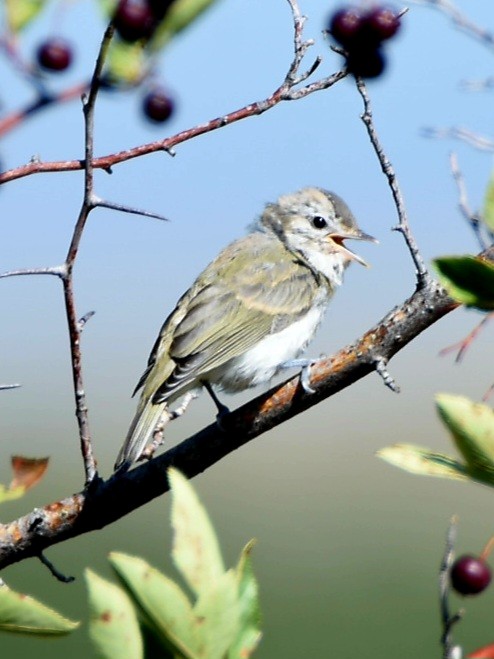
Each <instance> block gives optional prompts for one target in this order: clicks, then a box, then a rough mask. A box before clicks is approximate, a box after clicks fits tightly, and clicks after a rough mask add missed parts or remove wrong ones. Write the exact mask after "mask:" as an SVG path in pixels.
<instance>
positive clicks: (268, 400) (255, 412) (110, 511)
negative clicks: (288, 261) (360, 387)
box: [0, 248, 494, 569]
mask: <svg viewBox="0 0 494 659" xmlns="http://www.w3.org/2000/svg"><path fill="white" fill-rule="evenodd" d="M483 256H484V258H486V259H488V260H490V261H491V262H494V248H491V250H489V251H487V252H485V253H484V254H483ZM457 306H458V304H457V303H456V302H454V301H453V300H452V299H451V298H449V297H448V296H447V294H446V292H445V291H444V289H442V288H441V287H440V285H439V284H438V283H437V282H435V281H433V280H430V281H428V282H427V283H426V284H425V285H424V286H422V287H417V290H416V291H415V292H414V293H413V295H412V296H411V297H409V298H408V299H407V300H405V301H404V302H403V303H402V304H401V305H400V306H398V307H395V308H394V309H392V310H391V311H390V312H389V313H388V314H387V315H386V316H385V317H384V318H382V320H381V321H379V323H377V324H376V325H375V326H374V327H373V328H371V329H370V330H368V331H367V332H366V333H365V334H364V335H363V336H362V337H361V338H360V339H358V340H357V341H355V342H354V343H352V344H351V345H349V346H347V347H345V348H343V349H342V350H340V351H339V352H337V353H336V354H335V355H334V356H332V357H329V358H326V359H322V360H320V361H318V362H317V363H316V364H314V365H313V366H312V368H311V387H313V388H314V390H315V391H314V393H313V394H307V393H305V392H304V391H303V389H302V387H301V386H299V385H300V382H299V377H298V376H297V377H295V378H292V379H290V380H288V381H286V382H284V383H283V384H281V385H280V386H278V387H275V388H273V389H271V390H270V391H268V392H266V393H264V394H262V395H261V396H258V397H257V398H255V399H253V400H252V401H250V402H248V403H247V404H245V405H243V406H242V407H240V408H238V409H237V410H235V411H233V412H231V413H230V414H229V415H228V416H227V417H225V418H224V419H222V427H221V429H220V428H219V427H218V425H217V424H216V423H213V424H211V425H209V426H207V427H206V428H204V429H203V430H201V431H199V432H198V433H197V434H195V435H193V436H192V437H189V438H188V439H186V440H184V441H183V442H182V443H181V444H179V445H178V446H175V447H173V448H171V449H170V450H169V451H167V452H166V453H165V454H163V455H161V456H158V457H156V458H154V459H153V460H151V461H150V462H147V463H145V464H143V465H141V466H138V467H136V468H134V469H132V470H131V471H129V472H126V473H125V474H122V475H118V476H115V475H114V476H112V477H111V478H109V479H108V480H107V481H102V480H98V479H96V480H95V481H93V483H92V485H91V487H89V488H87V489H86V490H85V491H83V492H79V493H77V494H73V495H72V496H69V497H67V498H66V499H63V500H61V501H57V502H55V503H52V504H49V505H47V506H45V507H44V508H36V509H35V510H34V511H32V512H31V513H29V514H28V515H26V516H24V517H21V518H19V519H17V520H15V521H13V522H11V523H9V524H4V525H1V526H0V569H1V568H4V567H7V566H8V565H12V564H13V563H17V562H19V561H22V560H24V559H26V558H29V557H32V556H38V555H39V554H40V553H41V552H42V551H44V550H45V549H47V548H48V547H50V546H52V545H55V544H57V543H59V542H63V541H65V540H68V539H70V538H74V537H76V536H79V535H81V534H83V533H88V532H90V531H94V530H97V529H101V528H103V527H105V526H107V525H108V524H111V523H112V522H115V521H116V520H118V519H120V518H121V517H124V516H125V515H127V514H129V513H130V512H131V511H133V510H135V509H137V508H139V507H140V506H143V505H144V504H146V503H148V502H149V501H151V500H152V499H154V498H155V497H158V496H160V495H161V494H163V493H164V492H166V491H167V490H168V483H167V479H166V470H167V469H168V468H169V467H170V466H172V465H173V466H175V467H177V468H178V469H180V470H181V471H182V472H183V473H184V474H186V475H187V476H188V477H189V478H192V477H193V476H196V475H197V474H199V473H201V472H203V471H205V470H206V469H208V468H209V467H211V466H212V465H214V464H215V463H216V462H218V461H220V460H221V459H222V458H224V457H225V456H226V455H228V454H229V453H231V452H232V451H234V450H237V449H238V448H240V447H241V446H243V445H244V444H247V443H248V442H250V441H252V440H253V439H254V438H255V437H258V436H260V435H262V434H263V433H265V432H267V431H268V430H270V429H271V428H274V427H276V426H278V425H280V424H281V423H283V422H284V421H286V420H288V419H290V418H292V417H293V416H295V415H298V414H300V413H302V412H304V411H305V410H307V409H309V408H310V407H312V406H313V405H316V404H318V403H320V402H321V401H322V400H325V399H326V398H329V397H330V396H332V395H334V394H336V393H337V392H339V391H341V390H342V389H344V388H346V387H348V386H350V385H352V384H353V383H354V382H356V381H357V380H359V379H361V378H363V377H365V376H366V375H368V374H369V373H372V372H374V371H375V370H376V363H377V359H381V360H385V361H386V362H389V360H390V359H391V358H392V357H393V356H394V355H395V354H396V353H397V352H399V351H400V350H402V349H403V348H404V347H405V346H406V345H407V344H408V343H410V342H411V341H413V340H414V339H415V338H416V337H417V336H418V335H419V334H420V333H421V332H423V331H424V330H426V329H427V328H428V327H430V326H431V325H432V324H433V323H435V322H436V321H438V320H439V319H440V318H442V317H443V316H444V315H445V314H447V313H449V312H450V311H452V310H453V309H455V308H456V307H457Z"/></svg>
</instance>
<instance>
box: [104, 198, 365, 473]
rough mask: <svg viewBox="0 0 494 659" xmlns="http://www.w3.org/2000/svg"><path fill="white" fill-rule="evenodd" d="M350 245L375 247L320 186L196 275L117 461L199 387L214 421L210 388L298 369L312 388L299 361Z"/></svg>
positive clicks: (159, 349) (143, 385)
mask: <svg viewBox="0 0 494 659" xmlns="http://www.w3.org/2000/svg"><path fill="white" fill-rule="evenodd" d="M349 239H355V240H367V241H371V242H377V241H376V240H375V238H373V237H372V236H370V235H369V234H367V233H364V232H363V231H362V230H361V229H360V228H359V226H358V224H357V221H356V220H355V217H354V216H353V214H352V212H351V210H350V208H349V207H348V205H347V204H346V203H345V202H344V201H343V199H342V198H341V197H340V196H338V195H337V194H335V193H334V192H329V191H328V190H325V189H323V188H319V187H306V188H303V189H301V190H299V191H297V192H294V193H291V194H286V195H282V196H280V197H279V199H278V200H277V202H276V203H268V204H266V206H265V208H264V211H263V212H262V213H261V215H260V216H259V217H258V219H257V220H256V221H255V222H254V223H253V224H252V225H251V226H250V227H249V230H248V233H247V234H246V235H245V236H244V237H242V238H240V239H238V240H236V241H235V242H233V243H231V244H230V245H228V246H227V247H226V248H225V249H223V250H222V251H221V252H220V253H219V254H218V256H217V257H216V258H215V259H214V260H213V261H212V262H211V263H210V264H209V265H208V266H207V267H206V268H205V269H204V270H203V272H202V273H201V274H200V275H199V276H198V277H197V279H196V280H195V282H194V283H193V284H192V286H191V287H190V288H189V289H188V290H187V291H186V292H185V293H184V294H183V295H182V297H181V298H180V299H179V300H178V302H177V305H176V306H175V308H174V309H173V311H172V312H171V313H170V314H169V316H168V317H167V318H166V320H165V322H164V323H163V326H162V327H161V331H160V333H159V335H158V338H157V339H156V342H155V344H154V347H153V349H152V351H151V354H150V357H149V361H148V365H147V368H146V370H145V371H144V373H143V375H142V377H141V378H140V380H139V382H138V384H137V387H136V389H135V391H134V395H135V393H136V392H137V391H139V390H140V389H142V393H141V397H140V400H139V403H138V406H137V411H136V414H135V416H134V419H133V421H132V423H131V425H130V428H129V431H128V434H127V436H126V439H125V441H124V444H123V446H122V448H121V449H120V452H119V454H118V457H117V460H116V462H115V471H116V472H119V473H121V472H125V471H127V470H128V469H129V468H130V466H131V465H132V464H133V463H134V462H136V461H137V460H139V458H140V457H141V454H142V452H143V451H144V449H145V448H146V446H147V444H148V443H149V442H150V440H151V439H152V437H153V433H154V431H155V428H156V426H157V424H158V421H159V420H160V417H161V416H162V414H163V413H164V411H165V410H167V409H169V405H170V403H172V402H173V401H175V400H176V399H178V398H180V397H182V396H183V395H184V394H186V393H187V392H196V391H198V390H200V389H201V388H202V387H204V388H205V389H206V390H207V391H208V392H209V393H210V395H211V396H212V398H213V400H214V402H215V403H216V406H217V407H218V412H219V415H221V414H222V413H224V412H225V410H226V411H227V408H226V407H225V406H223V404H222V403H220V401H219V400H218V397H217V395H216V392H215V389H217V390H222V391H225V392H226V393H235V392H239V391H243V390H245V389H248V388H250V387H255V386H257V385H260V384H262V383H265V382H267V381H269V380H270V379H271V378H272V377H273V376H275V375H276V374H277V373H278V372H279V371H280V370H281V369H282V368H286V367H289V366H303V368H302V372H301V384H302V387H303V388H304V389H305V390H306V391H308V392H309V391H311V388H310V366H311V364H312V363H314V360H300V359H297V358H298V357H299V355H301V354H302V352H303V351H304V349H305V348H306V346H307V345H308V343H309V342H310V340H311V339H312V337H313V336H314V334H315V332H316V330H317V328H318V326H319V325H320V323H321V320H322V318H323V316H324V312H325V310H326V307H327V306H328V303H329V302H330V300H331V298H332V296H333V294H334V292H335V290H336V289H337V288H338V287H339V286H340V285H341V284H342V282H343V274H344V271H345V270H346V268H347V267H348V266H349V265H350V263H351V262H352V261H355V262H357V263H360V264H362V265H364V266H367V263H366V262H365V261H364V260H363V259H362V258H361V257H360V256H358V255H357V254H355V253H354V252H352V251H351V250H350V249H349V248H348V247H347V246H346V245H345V241H346V240H349Z"/></svg>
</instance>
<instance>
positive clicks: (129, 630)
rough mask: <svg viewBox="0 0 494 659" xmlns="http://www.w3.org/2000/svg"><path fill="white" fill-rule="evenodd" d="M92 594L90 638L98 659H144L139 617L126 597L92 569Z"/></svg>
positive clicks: (88, 579)
mask: <svg viewBox="0 0 494 659" xmlns="http://www.w3.org/2000/svg"><path fill="white" fill-rule="evenodd" d="M85 578H86V583H87V588H88V592H89V608H90V613H91V619H90V622H89V637H90V638H91V641H92V642H93V644H94V647H95V650H96V656H97V657H98V659H116V658H117V657H118V659H141V658H142V657H143V656H144V653H143V643H142V636H141V632H140V629H139V623H138V621H137V615H136V611H135V609H134V607H133V606H132V602H131V601H130V599H129V597H128V596H127V594H126V593H125V592H124V591H123V590H122V588H120V587H119V586H116V585H115V584H113V583H111V582H110V581H107V580H106V579H103V578H102V577H100V576H98V575H97V574H96V573H95V572H92V571H91V570H86V571H85Z"/></svg>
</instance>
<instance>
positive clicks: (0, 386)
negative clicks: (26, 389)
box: [0, 384, 22, 391]
mask: <svg viewBox="0 0 494 659" xmlns="http://www.w3.org/2000/svg"><path fill="white" fill-rule="evenodd" d="M19 387H22V385H21V384H0V391H5V390H7V389H18V388H19Z"/></svg>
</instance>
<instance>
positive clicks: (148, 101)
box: [142, 87, 175, 123]
mask: <svg viewBox="0 0 494 659" xmlns="http://www.w3.org/2000/svg"><path fill="white" fill-rule="evenodd" d="M174 109H175V103H174V101H173V99H172V98H171V96H170V94H169V93H168V92H167V91H166V90H165V89H163V88H161V87H157V88H155V89H153V90H151V91H150V92H148V93H147V94H146V96H145V97H144V100H143V102H142V110H143V112H144V114H145V115H146V117H147V118H148V119H150V120H151V121H154V122H155V123H162V122H164V121H166V120H167V119H169V118H170V117H171V116H172V114H173V111H174Z"/></svg>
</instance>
